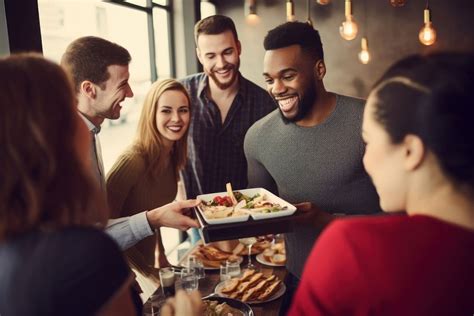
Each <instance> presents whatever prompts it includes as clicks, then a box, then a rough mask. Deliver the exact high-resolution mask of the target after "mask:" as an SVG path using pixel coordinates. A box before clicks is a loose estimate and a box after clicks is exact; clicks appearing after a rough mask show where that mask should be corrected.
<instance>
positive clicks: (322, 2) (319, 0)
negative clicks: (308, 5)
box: [316, 0, 331, 5]
mask: <svg viewBox="0 0 474 316" xmlns="http://www.w3.org/2000/svg"><path fill="white" fill-rule="evenodd" d="M329 2H331V0H316V3H317V4H320V5H327V4H329Z"/></svg>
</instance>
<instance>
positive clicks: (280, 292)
mask: <svg viewBox="0 0 474 316" xmlns="http://www.w3.org/2000/svg"><path fill="white" fill-rule="evenodd" d="M225 283H226V281H222V282H220V283H219V284H217V285H216V288H215V289H214V293H216V294H217V295H219V296H222V297H227V295H225V294H223V293H221V289H222V288H223V287H224V286H225ZM285 291H286V286H285V283H283V282H281V284H280V288H279V289H278V291H276V292H275V293H274V294H273V295H272V296H270V297H269V298H267V299H266V300H265V301H248V302H244V303H246V304H250V305H254V304H262V303H267V302H271V301H274V300H276V299H277V298H280V297H281V296H282V295H283V294H285Z"/></svg>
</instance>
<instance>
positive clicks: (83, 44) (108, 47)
mask: <svg viewBox="0 0 474 316" xmlns="http://www.w3.org/2000/svg"><path fill="white" fill-rule="evenodd" d="M130 61H131V56H130V53H129V52H128V51H127V50H126V49H125V48H123V47H122V46H120V45H118V44H115V43H112V42H109V41H107V40H105V39H103V38H100V37H95V36H86V37H81V38H78V39H76V40H75V41H73V42H72V43H71V44H69V46H68V47H67V49H66V52H65V53H64V55H63V57H62V59H61V66H63V67H64V68H65V69H66V70H68V71H69V72H70V74H71V75H72V78H73V80H74V87H75V90H76V93H77V92H78V91H79V88H80V85H81V83H82V82H83V81H85V80H89V81H91V82H92V83H95V84H96V85H99V86H100V87H101V88H102V89H104V87H103V83H104V82H105V81H107V79H109V77H110V74H109V72H108V71H107V67H109V66H111V65H120V66H127V65H128V64H129V63H130Z"/></svg>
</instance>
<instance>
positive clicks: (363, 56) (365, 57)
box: [357, 0, 370, 65]
mask: <svg viewBox="0 0 474 316" xmlns="http://www.w3.org/2000/svg"><path fill="white" fill-rule="evenodd" d="M368 25H369V17H368V15H367V0H364V25H363V27H364V33H365V36H363V37H362V39H361V41H360V48H361V51H360V52H359V54H358V55H357V57H359V60H360V62H361V63H363V64H364V65H367V64H368V63H369V61H370V53H369V41H368V40H367V33H368Z"/></svg>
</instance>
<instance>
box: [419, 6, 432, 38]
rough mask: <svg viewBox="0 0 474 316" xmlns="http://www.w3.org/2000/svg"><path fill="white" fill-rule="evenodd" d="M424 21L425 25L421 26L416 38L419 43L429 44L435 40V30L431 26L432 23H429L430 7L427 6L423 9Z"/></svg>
mask: <svg viewBox="0 0 474 316" xmlns="http://www.w3.org/2000/svg"><path fill="white" fill-rule="evenodd" d="M424 22H425V25H423V27H422V28H421V30H420V33H419V34H418V38H419V39H420V42H421V44H423V45H426V46H430V45H432V44H433V43H434V42H436V31H435V29H434V28H433V23H431V18H430V9H429V8H428V6H427V7H426V9H425V10H424Z"/></svg>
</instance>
